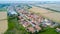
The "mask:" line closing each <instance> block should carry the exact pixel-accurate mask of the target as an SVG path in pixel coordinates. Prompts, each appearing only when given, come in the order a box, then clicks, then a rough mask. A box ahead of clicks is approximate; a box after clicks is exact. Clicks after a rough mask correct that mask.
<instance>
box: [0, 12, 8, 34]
mask: <svg viewBox="0 0 60 34" xmlns="http://www.w3.org/2000/svg"><path fill="white" fill-rule="evenodd" d="M7 29H8V22H7V12H0V34H3V33H4V32H5V31H6V30H7Z"/></svg>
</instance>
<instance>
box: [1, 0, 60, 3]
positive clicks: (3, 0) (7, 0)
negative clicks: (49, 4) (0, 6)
mask: <svg viewBox="0 0 60 34" xmlns="http://www.w3.org/2000/svg"><path fill="white" fill-rule="evenodd" d="M18 1H60V0H0V3H7V2H18Z"/></svg>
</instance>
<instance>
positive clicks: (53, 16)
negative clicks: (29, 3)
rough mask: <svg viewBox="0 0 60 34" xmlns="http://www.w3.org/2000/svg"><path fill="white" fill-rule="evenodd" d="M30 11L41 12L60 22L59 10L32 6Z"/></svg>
mask: <svg viewBox="0 0 60 34" xmlns="http://www.w3.org/2000/svg"><path fill="white" fill-rule="evenodd" d="M29 11H32V12H35V13H40V14H41V15H42V16H44V17H46V18H48V19H50V20H52V21H55V22H58V23H60V13H58V12H54V11H50V10H47V9H43V8H39V7H34V6H33V7H32V8H31V9H29Z"/></svg>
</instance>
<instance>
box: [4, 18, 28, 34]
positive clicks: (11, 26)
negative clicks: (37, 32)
mask: <svg viewBox="0 0 60 34" xmlns="http://www.w3.org/2000/svg"><path fill="white" fill-rule="evenodd" d="M4 34H28V33H27V32H26V30H25V28H24V27H23V26H22V25H21V24H19V23H18V21H17V18H16V17H14V18H9V17H8V30H7V31H6V32H5V33H4Z"/></svg>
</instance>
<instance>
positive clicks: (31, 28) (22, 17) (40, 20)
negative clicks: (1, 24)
mask: <svg viewBox="0 0 60 34" xmlns="http://www.w3.org/2000/svg"><path fill="white" fill-rule="evenodd" d="M9 10H10V11H8V15H9V16H10V17H12V16H14V15H17V17H18V22H19V24H22V26H23V27H24V28H25V29H26V31H27V32H31V33H34V32H40V31H41V30H43V28H46V27H50V28H55V30H56V31H57V32H60V28H58V26H59V25H60V24H58V23H55V22H53V21H52V20H49V19H47V18H44V17H43V16H42V15H37V14H35V13H33V12H29V11H27V10H25V9H21V8H18V7H17V8H16V11H14V10H13V9H12V8H10V9H9ZM42 27H43V28H42Z"/></svg>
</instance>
